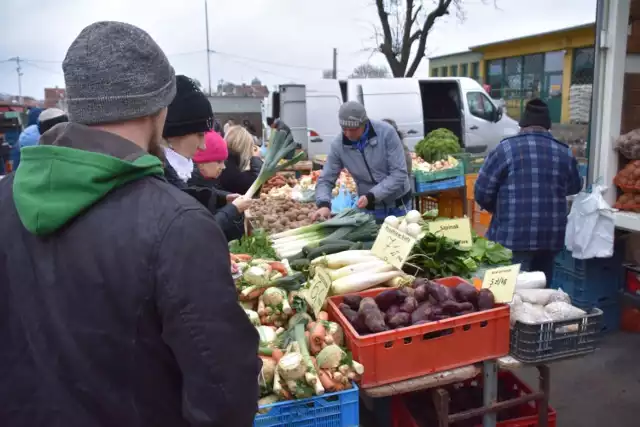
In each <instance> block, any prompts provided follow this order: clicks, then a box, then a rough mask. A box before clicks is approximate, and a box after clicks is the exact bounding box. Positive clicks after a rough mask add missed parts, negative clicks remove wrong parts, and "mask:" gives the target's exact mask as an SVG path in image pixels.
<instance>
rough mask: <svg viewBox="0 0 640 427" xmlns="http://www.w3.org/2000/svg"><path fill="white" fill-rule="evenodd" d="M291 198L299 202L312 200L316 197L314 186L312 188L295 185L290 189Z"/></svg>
mask: <svg viewBox="0 0 640 427" xmlns="http://www.w3.org/2000/svg"><path fill="white" fill-rule="evenodd" d="M291 198H292V199H293V200H295V201H296V202H300V203H308V202H313V201H314V200H315V199H316V188H315V186H314V187H313V188H302V187H300V186H299V185H296V186H295V187H293V190H291Z"/></svg>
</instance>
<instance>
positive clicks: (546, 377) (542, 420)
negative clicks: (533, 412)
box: [537, 365, 551, 427]
mask: <svg viewBox="0 0 640 427" xmlns="http://www.w3.org/2000/svg"><path fill="white" fill-rule="evenodd" d="M537 368H538V372H539V373H540V377H539V384H538V388H539V390H540V391H541V392H542V393H543V397H542V399H540V400H538V427H547V425H548V423H549V394H550V393H549V391H550V389H551V370H550V369H549V366H547V365H538V366H537Z"/></svg>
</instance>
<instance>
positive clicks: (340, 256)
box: [311, 249, 378, 268]
mask: <svg viewBox="0 0 640 427" xmlns="http://www.w3.org/2000/svg"><path fill="white" fill-rule="evenodd" d="M376 259H378V258H376V257H375V256H374V255H373V254H372V253H371V251H370V250H356V249H353V250H349V251H343V252H338V253H335V254H330V255H325V256H320V257H318V258H315V259H314V260H313V261H311V265H326V266H327V267H329V268H341V267H344V266H347V265H351V264H357V263H359V262H365V261H373V260H376Z"/></svg>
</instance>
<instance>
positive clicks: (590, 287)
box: [551, 248, 625, 332]
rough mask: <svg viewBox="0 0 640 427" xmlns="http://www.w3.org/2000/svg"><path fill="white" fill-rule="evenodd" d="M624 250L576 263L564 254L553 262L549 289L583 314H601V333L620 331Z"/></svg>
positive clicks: (571, 257)
mask: <svg viewBox="0 0 640 427" xmlns="http://www.w3.org/2000/svg"><path fill="white" fill-rule="evenodd" d="M623 261H624V260H623V250H622V248H619V249H618V248H617V250H615V251H614V254H613V257H611V258H592V259H575V258H573V256H572V254H571V252H569V251H568V250H566V249H565V250H563V251H562V252H561V253H560V254H558V256H557V257H556V260H555V267H554V270H553V279H552V281H551V287H552V288H554V289H562V290H563V291H564V292H566V293H567V294H569V296H570V297H571V303H572V304H573V305H575V306H576V307H579V308H581V309H583V310H585V311H589V310H590V309H592V308H594V307H595V308H599V309H600V310H602V311H603V312H604V315H603V323H604V331H605V332H611V331H615V330H618V328H619V327H620V315H621V307H620V291H621V290H622V288H623V286H624V279H625V269H624V267H623V265H622V264H623Z"/></svg>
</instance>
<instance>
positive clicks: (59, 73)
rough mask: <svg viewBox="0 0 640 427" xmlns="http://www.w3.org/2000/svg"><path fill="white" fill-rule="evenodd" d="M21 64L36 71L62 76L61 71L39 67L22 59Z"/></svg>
mask: <svg viewBox="0 0 640 427" xmlns="http://www.w3.org/2000/svg"><path fill="white" fill-rule="evenodd" d="M22 62H23V63H24V64H25V65H28V66H30V67H33V68H37V69H38V70H42V71H46V72H48V73H51V74H58V75H62V71H57V70H52V69H50V68H45V67H41V66H40V65H38V64H35V63H33V62H32V61H31V60H29V59H22Z"/></svg>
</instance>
